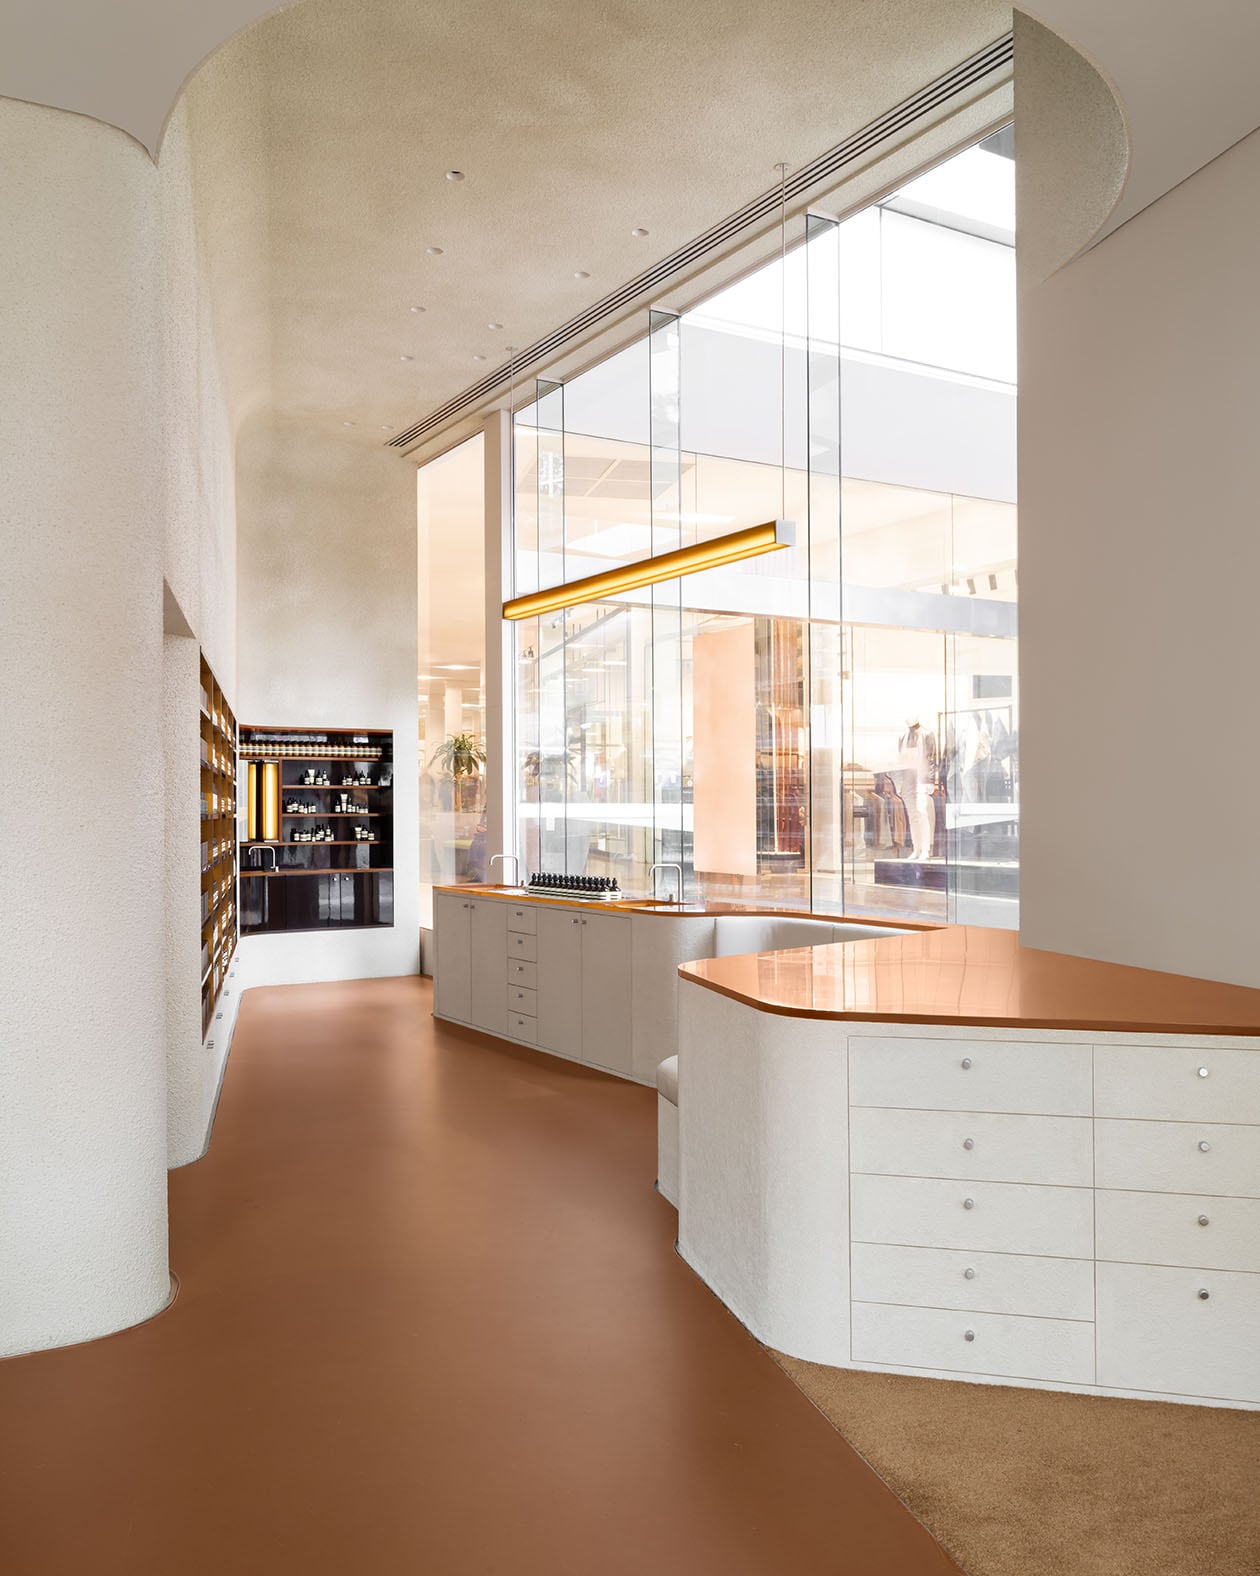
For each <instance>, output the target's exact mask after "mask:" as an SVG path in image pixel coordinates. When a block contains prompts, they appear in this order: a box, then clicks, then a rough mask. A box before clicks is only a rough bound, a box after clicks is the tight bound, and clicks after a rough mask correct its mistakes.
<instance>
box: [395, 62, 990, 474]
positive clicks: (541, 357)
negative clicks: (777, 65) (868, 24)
mask: <svg viewBox="0 0 1260 1576" xmlns="http://www.w3.org/2000/svg"><path fill="white" fill-rule="evenodd" d="M1014 56H1015V46H1014V35H1013V34H1011V33H1004V34H1003V35H1002V37H1001V38H997V39H994V41H993V43H991V44H988V45H986V47H985V48H984V49H981V50H979V51H977V53H976V54H974V55H971V56H970V57H969V58H968V59H966V60H964V61H962V62H961V63H960V64H959V65H957V66H955V67H954V68H953V70H951V71H947V72H946V73H945V74H944V75H943V76H940V77H937V78H936V80H935V81H934V82H929V83H928V84H927V86H926V87H923V88H920V89H919V91H918V92H917V93H912V94H911V95H910V97H909V98H907V99H903V100H902V102H901V103H900V104H898V105H896V106H895V107H894V108H893V109H890V110H888V111H887V112H886V113H885V114H883V115H881V116H879V118H878V119H877V120H873V121H871V123H870V124H869V125H867V126H863V127H862V129H861V130H860V131H856V132H854V134H853V135H852V136H851V137H846V138H845V140H844V141H843V142H841V143H838V144H837V145H836V146H835V147H834V148H830V149H828V151H827V152H826V153H823V154H820V155H819V157H818V158H816V159H814V160H812V161H811V162H810V163H809V164H805V165H802V166H801V168H800V169H799V170H797V171H796V172H795V174H793V175H789V176H788V178H787V182H786V192H785V193H784V192H783V191H781V190H780V188H779V187H778V186H777V185H776V186H772V187H771V188H770V189H769V190H768V191H764V192H762V193H761V195H760V196H758V197H755V198H753V200H752V201H751V202H750V203H747V204H746V205H745V206H744V207H743V208H740V209H738V210H737V211H736V212H735V213H733V214H730V215H728V216H727V217H726V218H725V219H722V220H720V221H719V222H718V223H717V224H715V225H713V226H712V227H711V228H710V229H708V230H706V231H705V232H704V233H703V234H702V235H698V236H696V238H695V239H694V240H693V241H689V242H688V243H687V245H686V246H683V247H680V248H679V249H678V250H677V251H676V252H671V253H670V254H669V256H668V257H663V258H662V259H661V260H660V262H658V263H655V264H654V265H653V266H652V267H651V268H649V269H647V270H645V271H644V272H643V273H641V274H636V275H635V277H634V278H633V279H630V280H628V281H627V282H626V283H625V284H624V285H622V286H621V288H620V289H619V290H615V291H614V292H613V293H612V294H611V295H607V296H605V297H604V298H603V299H602V300H600V301H597V302H596V303H595V304H594V305H593V306H591V307H588V308H587V310H586V311H585V312H582V313H580V314H579V315H578V316H577V317H573V318H570V319H569V321H568V322H567V323H563V324H561V326H560V327H559V328H557V329H556V330H555V331H554V332H553V333H550V334H548V335H547V336H546V337H545V338H543V339H539V340H535V342H534V343H533V344H532V345H527V346H525V347H524V349H522V350H521V351H519V352H518V353H517V354H516V355H515V356H514V357H513V359H512V361H511V362H510V363H508V362H505V363H504V364H503V365H502V366H500V367H496V368H495V370H494V371H493V372H488V373H486V375H485V377H483V378H481V379H479V380H478V381H477V382H476V383H472V384H469V386H468V387H467V388H466V389H463V390H462V391H461V392H460V393H459V394H457V395H456V396H455V397H454V399H449V400H447V402H446V404H445V405H440V406H439V407H438V408H437V409H436V410H435V411H433V412H432V413H431V414H430V415H428V416H426V417H424V419H423V420H421V421H418V422H416V423H415V425H414V426H411V427H408V428H407V429H406V431H404V432H399V433H396V434H395V435H394V437H392V438H390V439H389V441H388V445H387V447H389V448H391V449H404V450H405V449H410V448H413V447H414V446H415V445H416V444H417V443H420V442H422V441H423V440H424V439H425V438H427V437H429V436H430V435H431V434H432V433H434V432H436V431H438V430H439V429H440V428H442V427H444V426H446V425H447V423H449V422H451V421H454V420H455V419H456V417H458V416H462V415H463V414H464V413H465V412H467V411H468V410H469V409H470V408H473V407H475V406H477V405H480V404H483V403H485V402H487V401H489V400H492V399H494V398H495V397H496V396H498V395H500V394H502V393H503V392H504V391H505V390H506V389H507V387H508V385H509V381H510V379H511V378H512V377H517V378H519V377H520V375H521V372H522V370H523V369H524V370H528V369H529V368H531V367H537V366H539V365H540V364H543V363H545V362H547V361H549V360H551V359H552V358H554V357H555V356H556V355H557V354H558V353H559V352H561V351H563V350H565V349H567V348H568V347H569V346H570V345H572V344H574V343H575V342H578V341H580V340H582V339H584V338H585V337H586V336H588V335H589V334H590V333H591V331H592V330H593V329H597V328H598V327H599V326H600V324H601V323H603V322H605V321H607V320H608V319H610V318H613V317H615V316H616V315H617V314H618V313H620V312H623V311H624V310H625V309H626V308H627V307H628V306H631V305H632V304H633V303H634V302H635V301H636V300H638V299H639V298H641V297H643V296H652V295H654V294H657V293H659V292H660V291H661V290H662V289H663V288H664V287H665V286H666V285H667V284H668V283H669V282H670V281H671V280H672V279H674V278H675V277H676V276H677V275H679V274H681V273H684V272H686V271H687V270H690V269H694V268H695V267H696V265H697V264H698V263H701V262H703V261H704V259H705V258H706V257H708V256H710V255H711V254H714V253H720V252H722V251H723V250H724V249H726V248H727V247H729V246H730V244H731V243H732V241H734V240H736V239H737V238H738V236H739V235H740V234H741V232H743V231H745V230H749V229H752V228H754V227H756V226H758V225H764V224H766V223H767V222H769V221H772V220H775V221H777V219H778V216H779V211H780V204H781V203H782V202H783V200H784V196H785V195H786V200H787V202H788V204H789V205H791V204H792V203H793V202H794V201H799V199H800V198H802V197H804V196H805V195H806V194H807V193H809V192H811V191H814V190H816V189H817V188H818V187H825V186H826V185H827V184H829V183H834V182H835V180H836V178H837V177H838V176H839V175H841V174H842V173H843V171H844V170H845V168H846V167H847V166H849V165H851V164H854V163H856V162H857V161H858V160H861V159H864V158H866V157H867V156H868V155H869V154H870V153H872V152H873V151H875V150H876V149H878V148H879V146H880V144H881V143H884V142H889V141H891V140H893V139H894V138H898V137H901V136H903V135H904V134H905V132H907V131H908V130H910V129H911V128H912V127H913V126H914V125H915V123H916V122H917V121H921V120H923V119H925V118H926V117H928V116H930V115H934V114H935V113H936V111H937V110H939V109H940V108H941V106H942V105H943V104H947V103H948V102H949V100H950V99H952V98H955V97H957V96H958V95H960V94H963V93H967V92H969V91H971V90H972V89H973V88H975V87H977V86H979V85H980V84H981V83H983V82H984V80H985V78H986V77H990V76H992V75H993V74H994V73H995V72H998V71H1002V70H1004V69H1005V68H1006V67H1008V66H1009V65H1010V64H1011V62H1012V61H1013V60H1014Z"/></svg>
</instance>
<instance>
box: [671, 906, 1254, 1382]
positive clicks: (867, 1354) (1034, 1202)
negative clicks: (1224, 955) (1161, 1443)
mask: <svg viewBox="0 0 1260 1576" xmlns="http://www.w3.org/2000/svg"><path fill="white" fill-rule="evenodd" d="M679 976H680V982H681V988H680V991H679V1017H678V1037H679V1100H678V1110H679V1147H680V1157H681V1207H680V1212H679V1249H680V1251H681V1253H682V1255H683V1257H684V1258H685V1259H686V1260H687V1262H688V1263H689V1264H690V1265H691V1266H692V1267H693V1269H695V1270H696V1272H697V1273H698V1274H699V1275H700V1276H701V1277H702V1278H703V1279H704V1280H705V1281H706V1282H707V1283H708V1285H709V1286H710V1287H712V1289H713V1290H714V1291H715V1292H716V1293H717V1295H718V1296H720V1297H721V1298H722V1300H723V1301H724V1302H725V1303H726V1304H727V1305H728V1306H729V1307H730V1308H731V1309H732V1311H733V1312H734V1313H735V1314H736V1315H737V1316H738V1317H739V1318H740V1319H741V1320H742V1321H743V1322H744V1323H745V1324H746V1325H747V1326H748V1327H749V1329H751V1330H752V1332H753V1333H754V1334H755V1335H756V1336H757V1337H758V1338H759V1339H761V1340H763V1341H765V1342H766V1343H767V1344H768V1345H770V1346H773V1347H776V1348H778V1349H779V1350H782V1351H784V1352H787V1353H789V1354H791V1355H792V1356H795V1357H801V1358H805V1359H807V1360H809V1361H813V1362H819V1363H827V1364H831V1365H833V1366H837V1367H852V1368H864V1369H874V1370H886V1371H895V1372H904V1373H917V1374H923V1375H930V1376H935V1377H939V1378H952V1379H968V1380H971V1381H973V1382H979V1383H1003V1384H1017V1385H1021V1384H1022V1385H1032V1386H1037V1387H1041V1388H1057V1389H1070V1390H1080V1391H1086V1392H1091V1391H1092V1392H1097V1393H1102V1394H1116V1395H1127V1396H1131V1397H1132V1396H1136V1397H1150V1398H1158V1399H1165V1400H1166V1399H1176V1400H1184V1401H1195V1402H1200V1403H1202V1402H1207V1403H1209V1404H1217V1405H1232V1406H1248V1407H1256V1406H1260V1339H1257V1332H1260V991H1257V990H1247V989H1243V988H1241V987H1237V986H1229V985H1220V984H1215V983H1212V982H1210V981H1204V980H1193V979H1185V978H1181V977H1179V976H1174V975H1166V974H1158V973H1154V972H1151V971H1149V970H1144V969H1134V968H1125V967H1120V966H1116V965H1111V964H1104V963H1097V962H1093V961H1091V960H1088V959H1081V958H1072V957H1066V956H1062V955H1059V954H1055V953H1047V952H1038V951H1034V950H1032V949H1027V948H1023V947H1021V946H1020V945H1019V941H1018V937H1017V936H1015V935H1014V934H1012V933H1010V932H1006V931H995V930H984V929H977V928H969V927H955V928H947V929H940V930H933V931H925V932H921V933H919V934H915V935H899V936H898V935H892V936H888V937H886V938H883V939H879V940H864V941H848V942H841V943H839V944H836V945H830V946H824V947H813V948H801V949H796V950H790V951H783V952H775V953H766V954H761V955H758V956H744V957H718V958H713V959H707V960H704V961H700V962H693V963H688V964H685V965H684V966H683V967H681V968H680V969H679Z"/></svg>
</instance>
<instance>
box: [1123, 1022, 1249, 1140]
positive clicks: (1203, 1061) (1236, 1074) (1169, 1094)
mask: <svg viewBox="0 0 1260 1576" xmlns="http://www.w3.org/2000/svg"><path fill="white" fill-rule="evenodd" d="M1094 1114H1095V1115H1096V1116H1114V1117H1130V1118H1133V1117H1142V1118H1146V1119H1147V1120H1151V1121H1164V1122H1234V1123H1254V1124H1260V1042H1256V1048H1254V1049H1253V1048H1251V1046H1250V1045H1232V1046H1221V1047H1220V1048H1218V1049H1209V1050H1202V1049H1198V1050H1196V1049H1193V1048H1184V1047H1182V1046H1179V1045H1100V1046H1098V1047H1097V1049H1096V1050H1095V1053H1094Z"/></svg>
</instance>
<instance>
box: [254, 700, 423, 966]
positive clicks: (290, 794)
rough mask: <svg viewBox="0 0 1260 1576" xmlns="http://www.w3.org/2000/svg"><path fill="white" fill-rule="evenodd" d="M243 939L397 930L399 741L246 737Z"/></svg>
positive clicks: (369, 732) (284, 734)
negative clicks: (396, 777) (301, 932)
mask: <svg viewBox="0 0 1260 1576" xmlns="http://www.w3.org/2000/svg"><path fill="white" fill-rule="evenodd" d="M241 758H242V763H243V767H244V776H245V784H244V792H245V801H244V802H245V823H246V824H245V828H244V830H245V833H246V835H245V838H244V840H243V841H242V843H241V868H240V893H241V895H240V914H241V933H242V934H243V935H253V934H263V933H267V932H276V931H290V930H338V929H342V930H344V929H348V928H360V929H361V928H364V927H369V926H381V925H392V924H393V922H394V871H393V864H394V794H393V783H394V775H393V774H394V736H393V734H392V733H388V732H382V731H380V730H376V729H365V728H321V729H300V728H284V727H242V729H241Z"/></svg>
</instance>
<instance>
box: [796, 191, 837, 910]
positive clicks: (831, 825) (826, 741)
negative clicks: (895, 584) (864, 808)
mask: <svg viewBox="0 0 1260 1576" xmlns="http://www.w3.org/2000/svg"><path fill="white" fill-rule="evenodd" d="M839 310H840V226H839V224H838V223H837V222H836V221H835V220H834V219H828V218H824V217H822V216H820V215H817V214H809V215H807V217H806V220H805V367H806V467H807V477H806V509H807V515H808V521H807V531H806V574H807V577H808V580H807V590H806V620H807V622H806V630H807V640H806V684H807V687H808V690H807V707H808V709H807V713H806V714H807V717H808V719H809V735H808V737H809V775H808V782H807V785H806V793H807V805H808V821H807V825H808V830H809V842H808V845H807V849H806V855H807V859H808V870H807V876H808V893H809V907H810V908H811V909H814V910H816V911H825V910H828V909H832V908H836V907H838V908H839V909H840V911H841V912H843V906H844V881H843V865H844V824H845V816H844V752H843V749H842V739H841V727H842V709H841V693H840V689H841V673H842V671H843V669H842V660H843V654H842V651H841V649H840V647H841V642H840V633H841V616H842V614H841V564H840V531H841V523H840V343H839V340H840V325H839ZM833 872H834V873H833Z"/></svg>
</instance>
